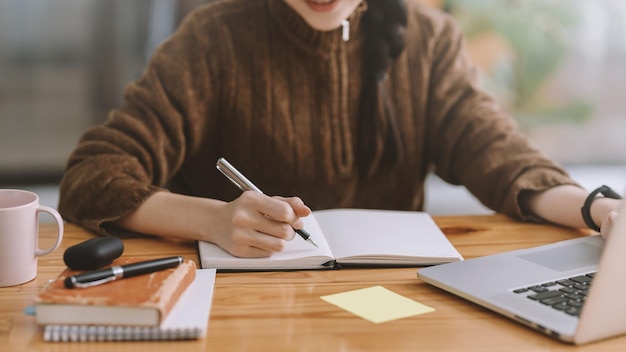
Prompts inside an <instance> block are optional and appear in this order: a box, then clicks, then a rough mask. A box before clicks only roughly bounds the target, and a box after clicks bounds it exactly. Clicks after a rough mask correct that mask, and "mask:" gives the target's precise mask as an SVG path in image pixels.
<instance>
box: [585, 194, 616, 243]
mask: <svg viewBox="0 0 626 352" xmlns="http://www.w3.org/2000/svg"><path fill="white" fill-rule="evenodd" d="M598 194H602V195H603V196H605V197H607V198H612V199H622V196H620V195H619V194H617V192H615V191H614V190H612V189H611V187H609V186H606V185H602V186H600V187H598V188H596V189H594V190H593V191H592V192H591V193H589V195H588V196H587V199H585V203H584V204H583V207H582V208H581V209H580V210H581V212H582V214H583V220H584V221H585V224H586V225H587V227H589V228H590V229H592V230H594V231H597V232H600V226H598V225H597V224H596V223H595V222H593V218H591V203H593V201H594V200H595V199H596V196H597V195H598Z"/></svg>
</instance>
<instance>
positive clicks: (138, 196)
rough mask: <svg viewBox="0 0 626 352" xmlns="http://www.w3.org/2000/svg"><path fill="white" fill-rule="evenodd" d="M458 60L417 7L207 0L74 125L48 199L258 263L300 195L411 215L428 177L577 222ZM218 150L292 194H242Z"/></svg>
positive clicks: (443, 31) (453, 37)
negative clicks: (105, 110) (141, 67)
mask: <svg viewBox="0 0 626 352" xmlns="http://www.w3.org/2000/svg"><path fill="white" fill-rule="evenodd" d="M463 52H464V47H463V41H462V33H461V31H460V30H459V28H458V27H457V25H455V23H454V22H453V20H451V19H450V18H449V17H448V16H447V15H445V14H443V13H441V12H439V11H437V10H434V9H431V8H428V7H425V6H423V5H420V4H419V1H417V0H415V1H413V0H411V1H406V2H405V1H402V0H367V1H362V0H330V1H327V0H259V1H249V0H222V1H213V2H211V3H210V4H208V5H206V6H204V7H202V8H200V9H198V10H197V11H195V12H194V13H193V14H191V15H190V16H189V17H188V18H187V19H186V20H185V21H184V23H183V24H182V25H181V26H180V28H179V30H178V31H177V32H176V33H175V34H174V35H173V36H172V37H171V38H170V39H169V40H167V41H166V42H165V43H163V44H162V45H161V46H160V47H159V48H158V50H157V51H156V53H155V54H154V56H153V58H152V59H151V61H150V63H149V65H148V67H147V69H146V71H145V72H144V74H143V76H142V77H141V78H140V79H139V80H137V81H135V82H132V83H131V84H130V85H129V86H128V87H127V89H126V91H125V101H124V104H123V105H122V106H121V107H120V108H119V109H117V110H114V111H112V112H111V114H110V116H109V118H108V120H107V121H106V122H105V123H104V124H103V125H101V126H96V127H94V128H92V129H91V130H89V131H87V132H86V133H85V135H84V136H83V138H82V139H81V141H80V143H79V145H78V147H77V148H76V150H75V151H74V152H73V154H72V156H71V158H70V160H69V163H68V166H67V171H66V174H65V176H64V178H63V181H62V184H61V199H60V206H59V209H60V211H61V212H62V214H63V215H64V216H65V218H66V219H68V220H70V221H74V222H77V223H79V224H82V225H83V226H85V227H86V228H88V229H90V230H93V231H96V232H98V233H103V234H104V233H110V234H117V233H120V232H123V231H131V232H138V233H144V234H151V235H157V236H163V237H177V238H184V239H194V240H203V241H209V242H213V243H216V244H217V245H219V246H220V247H222V248H224V249H225V250H226V251H228V252H230V253H232V254H233V255H236V256H242V257H258V256H269V255H271V253H273V252H276V251H280V250H281V249H282V248H283V246H284V244H285V241H288V240H291V239H292V238H293V237H294V231H293V228H300V227H301V226H302V220H301V218H302V217H304V216H307V215H308V214H309V213H310V208H309V207H308V206H307V205H305V204H304V202H303V201H302V200H301V199H303V200H305V201H306V203H307V204H308V205H309V206H310V207H312V208H315V209H322V208H337V207H357V208H388V209H401V210H420V209H422V205H423V200H424V180H425V178H426V176H427V175H428V174H429V173H430V172H431V171H433V170H434V172H436V173H437V174H438V175H439V176H440V177H441V178H443V179H444V180H446V181H448V182H450V183H453V184H463V185H464V186H466V187H467V188H468V189H469V190H470V191H471V192H472V193H473V194H474V195H475V196H476V197H477V198H478V199H479V200H481V201H482V202H483V203H484V204H485V205H487V206H488V207H490V208H492V209H494V210H495V211H498V212H502V213H505V214H508V215H510V216H513V217H515V218H517V219H520V220H529V221H548V222H552V223H556V224H561V225H565V226H571V227H583V226H585V222H584V221H583V219H582V216H581V210H580V209H581V206H582V204H583V202H584V200H585V199H586V198H587V196H588V192H586V191H585V190H583V189H582V188H580V187H579V186H578V185H576V183H575V182H574V181H573V180H571V179H570V178H569V177H568V175H567V174H566V172H565V171H564V170H563V169H562V168H561V167H560V166H559V165H557V164H556V163H555V162H553V161H552V160H550V159H549V158H547V157H546V156H544V155H542V154H541V153H540V152H539V151H537V150H536V149H535V148H533V146H532V145H531V144H530V143H529V142H528V140H527V139H526V138H525V137H524V136H523V135H522V134H520V132H519V131H518V130H517V129H516V126H515V123H514V122H513V121H512V120H511V119H510V118H509V117H507V116H505V114H504V113H503V112H502V111H501V110H500V109H499V108H498V106H497V104H496V103H495V102H494V100H493V98H492V97H490V96H489V95H487V94H486V93H485V92H483V91H482V90H480V88H478V86H477V84H476V79H475V70H474V67H473V66H472V65H471V64H470V63H469V62H468V60H467V58H466V57H465V55H464V53H463ZM222 156H223V157H225V158H226V159H228V160H229V161H231V162H232V163H233V164H234V165H236V166H237V167H238V168H239V169H240V170H241V171H242V172H244V173H245V174H246V175H247V176H248V177H250V179H252V180H254V182H255V183H256V184H257V185H258V186H259V187H260V188H262V189H263V190H264V191H265V192H266V193H267V194H270V195H274V194H289V195H298V196H299V198H298V197H291V198H283V197H270V196H267V195H263V194H259V193H253V192H244V193H243V194H240V193H238V192H239V191H238V189H237V188H235V187H234V186H233V185H232V184H230V183H229V181H228V180H227V179H226V178H224V177H223V176H222V175H221V174H219V172H217V171H216V169H215V162H216V161H217V159H218V158H219V157H222ZM166 186H167V189H166ZM617 202H618V201H617V200H614V199H609V198H607V197H604V198H601V199H598V200H597V201H594V202H592V203H591V207H590V216H591V218H592V219H591V220H592V221H593V222H594V223H595V224H605V223H607V224H608V222H607V221H606V220H607V216H608V214H609V212H611V210H612V209H614V208H615V207H616V206H617ZM587 222H589V220H588V221H587ZM605 226H606V225H605Z"/></svg>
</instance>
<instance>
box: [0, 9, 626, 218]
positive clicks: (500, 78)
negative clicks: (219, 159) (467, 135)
mask: <svg viewBox="0 0 626 352" xmlns="http://www.w3.org/2000/svg"><path fill="white" fill-rule="evenodd" d="M250 1H253V0H250ZM424 1H425V2H428V3H429V4H431V5H432V6H436V7H439V8H442V9H444V10H445V11H447V12H449V13H450V14H452V15H453V16H455V17H456V18H457V19H458V20H459V22H460V23H461V25H462V28H463V29H464V31H465V33H466V36H467V40H468V45H467V50H468V53H469V55H470V57H471V58H472V59H473V60H474V61H475V63H476V64H477V66H478V67H479V68H480V70H481V73H482V76H481V77H482V78H481V79H482V84H483V86H484V87H485V88H486V89H487V90H489V91H490V92H491V93H493V94H494V95H495V96H496V97H497V98H498V100H499V101H500V102H501V103H502V104H503V106H504V107H505V108H506V109H507V111H508V112H509V113H510V114H511V115H512V116H514V117H515V118H516V119H517V121H518V122H519V124H520V127H521V128H522V129H524V130H525V131H526V132H527V133H528V135H529V136H530V137H531V138H532V139H533V141H534V142H535V143H536V144H537V145H538V146H539V147H540V148H542V149H543V150H544V151H545V152H546V153H547V154H548V155H550V156H552V157H554V158H555V159H557V160H558V161H560V162H561V163H563V164H564V165H565V166H566V167H567V168H568V170H570V172H571V173H572V175H573V176H574V177H575V178H576V179H577V180H579V182H581V184H582V185H583V186H585V187H587V188H588V189H593V188H595V187H597V186H599V185H601V184H608V185H610V186H611V187H614V188H616V189H619V190H623V189H624V185H625V184H626V153H625V152H626V138H625V135H626V116H625V115H626V113H625V111H626V65H624V63H626V1H623V0H597V1H590V0H560V1H559V0H507V1H503V0H429V1H427V0H424ZM204 2H207V0H132V1H129V0H54V1H51V0H0V188H10V187H19V188H24V189H31V190H33V191H35V192H37V193H39V194H40V196H41V198H42V201H41V202H42V203H43V204H45V205H48V206H52V207H56V205H57V201H58V182H59V180H60V178H61V176H62V174H63V169H64V167H65V162H66V160H67V157H68V155H69V154H70V152H71V151H72V149H73V148H74V147H75V145H76V143H77V141H78V138H79V137H80V135H81V134H82V133H83V132H84V131H85V129H86V128H88V127H89V126H92V125H94V124H97V123H100V122H102V121H103V120H104V119H105V117H106V115H107V113H108V111H109V110H110V109H112V108H114V107H117V106H118V105H119V104H120V103H121V97H122V90H123V88H124V86H125V85H126V84H127V83H128V82H129V81H130V80H132V79H134V78H137V77H138V76H139V75H140V74H141V72H142V70H143V68H144V66H145V63H146V60H147V59H148V58H149V57H150V54H151V52H152V50H153V49H154V47H155V46H156V45H158V43H159V42H160V41H162V40H163V39H164V38H166V37H167V36H169V35H170V34H171V33H172V31H173V30H175V28H176V26H177V25H178V23H179V22H180V20H181V19H182V18H183V17H184V16H185V15H186V14H187V13H188V12H189V11H191V10H192V9H194V8H195V7H197V6H199V5H201V4H202V3H204ZM426 205H427V210H428V211H430V212H431V213H433V214H435V215H445V214H474V213H486V212H489V211H488V210H486V209H485V208H484V207H482V206H481V205H480V204H478V203H477V202H476V201H475V200H474V199H473V197H472V196H471V195H469V194H468V193H467V192H466V191H465V190H464V188H462V187H455V186H449V185H446V184H444V183H443V182H441V181H440V180H439V179H437V178H436V177H431V178H430V179H429V185H428V196H427V204H426Z"/></svg>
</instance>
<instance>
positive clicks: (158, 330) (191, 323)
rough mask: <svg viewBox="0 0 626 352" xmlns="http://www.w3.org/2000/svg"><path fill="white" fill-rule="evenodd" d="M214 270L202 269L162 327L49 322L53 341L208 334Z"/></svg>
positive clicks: (177, 337) (46, 330)
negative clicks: (57, 323)
mask: <svg viewBox="0 0 626 352" xmlns="http://www.w3.org/2000/svg"><path fill="white" fill-rule="evenodd" d="M214 285H215V269H200V270H197V272H196V278H195V280H194V282H193V283H191V285H190V286H189V287H188V288H187V290H186V291H185V292H184V293H183V295H182V296H181V297H180V298H179V300H178V302H177V303H176V305H175V306H174V308H173V309H172V311H171V312H170V314H169V315H168V316H167V318H165V320H164V321H163V323H161V325H160V326H153V327H149V326H102V325H46V326H44V332H43V339H44V341H51V342H75V341H76V342H82V341H135V340H143V341H147V340H193V339H199V338H202V337H204V336H205V335H206V330H207V327H208V324H209V315H210V313H211V303H212V300H213V287H214Z"/></svg>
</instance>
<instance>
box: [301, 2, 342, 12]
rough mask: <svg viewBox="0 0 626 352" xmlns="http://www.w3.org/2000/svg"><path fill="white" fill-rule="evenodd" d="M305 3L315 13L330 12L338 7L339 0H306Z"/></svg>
mask: <svg viewBox="0 0 626 352" xmlns="http://www.w3.org/2000/svg"><path fill="white" fill-rule="evenodd" d="M305 3H306V4H307V6H308V7H309V8H310V9H311V10H313V11H315V12H328V11H332V10H333V9H334V8H335V7H336V6H337V4H338V3H339V0H305Z"/></svg>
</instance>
